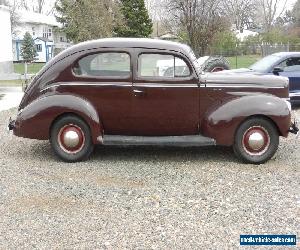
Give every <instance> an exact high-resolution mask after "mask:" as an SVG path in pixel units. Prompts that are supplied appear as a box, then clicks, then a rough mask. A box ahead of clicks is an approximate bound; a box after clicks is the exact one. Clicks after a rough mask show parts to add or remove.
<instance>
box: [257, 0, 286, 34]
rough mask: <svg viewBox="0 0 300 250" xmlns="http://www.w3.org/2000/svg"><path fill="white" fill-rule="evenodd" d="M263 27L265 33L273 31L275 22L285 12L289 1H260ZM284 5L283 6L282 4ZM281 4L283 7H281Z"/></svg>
mask: <svg viewBox="0 0 300 250" xmlns="http://www.w3.org/2000/svg"><path fill="white" fill-rule="evenodd" d="M258 1H259V5H260V6H259V7H260V10H261V18H262V25H263V28H264V30H265V32H269V31H271V29H272V28H273V25H274V24H275V21H276V19H277V18H278V17H280V16H281V15H282V13H283V12H284V10H285V7H286V3H287V0H258ZM282 3H283V4H282ZM280 4H281V7H280V6H279V5H280Z"/></svg>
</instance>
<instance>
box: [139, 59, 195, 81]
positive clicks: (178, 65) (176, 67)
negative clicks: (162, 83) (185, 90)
mask: <svg viewBox="0 0 300 250" xmlns="http://www.w3.org/2000/svg"><path fill="white" fill-rule="evenodd" d="M138 75H139V76H141V77H156V78H157V77H161V78H176V77H187V76H190V75H191V72H190V69H189V67H188V66H187V64H186V63H185V61H184V60H183V59H181V58H179V57H176V56H173V55H166V54H141V55H140V56H139V62H138Z"/></svg>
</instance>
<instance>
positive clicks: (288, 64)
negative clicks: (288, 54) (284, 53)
mask: <svg viewBox="0 0 300 250" xmlns="http://www.w3.org/2000/svg"><path fill="white" fill-rule="evenodd" d="M278 67H280V68H282V69H283V71H284V72H295V71H300V58H299V57H292V58H288V59H286V60H284V61H283V62H281V63H280V64H279V65H278Z"/></svg>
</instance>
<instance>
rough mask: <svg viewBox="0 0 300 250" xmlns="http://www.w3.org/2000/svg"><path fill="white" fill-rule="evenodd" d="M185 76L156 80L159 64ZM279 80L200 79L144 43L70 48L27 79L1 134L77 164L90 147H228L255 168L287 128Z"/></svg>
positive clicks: (187, 59) (177, 50)
mask: <svg viewBox="0 0 300 250" xmlns="http://www.w3.org/2000/svg"><path fill="white" fill-rule="evenodd" d="M170 58H172V59H173V67H174V69H175V62H176V61H177V62H180V63H181V64H184V65H185V67H186V68H187V69H188V70H187V71H184V72H176V70H174V71H175V74H172V75H170V76H165V75H163V74H162V75H161V74H158V72H160V69H159V68H158V69H157V65H158V63H157V62H158V61H161V60H169V59H170ZM290 112H291V109H290V103H289V93H288V79H287V78H285V77H276V76H255V75H252V76H249V75H247V76H244V75H240V74H236V75H233V74H231V75H222V74H213V73H209V74H205V75H202V74H201V72H200V71H199V67H198V65H197V59H196V57H195V55H194V53H193V52H192V50H191V48H190V47H188V46H186V45H183V44H179V43H174V42H167V41H160V40H152V39H117V38H115V39H101V40H95V41H89V42H84V43H80V44H78V45H75V46H73V47H71V48H69V49H67V50H65V51H63V52H62V53H60V54H59V55H57V56H56V57H55V58H54V59H52V60H51V61H50V62H49V63H47V65H45V67H44V68H43V69H42V70H41V71H40V72H39V73H38V74H37V76H36V77H35V78H34V79H33V80H32V82H31V84H30V85H29V86H28V88H27V89H26V91H25V94H24V97H23V99H22V101H21V103H20V106H19V111H18V115H17V118H16V120H14V121H10V123H9V128H10V129H11V130H13V132H14V134H15V135H16V136H20V137H26V138H32V139H39V140H48V139H49V140H50V142H51V145H52V148H53V150H54V152H55V153H56V154H57V155H58V156H59V157H60V158H61V159H63V160H64V161H67V162H74V161H80V160H83V159H86V158H87V157H88V156H89V155H90V154H91V152H92V151H93V147H94V145H95V144H102V145H169V146H208V145H224V146H233V149H234V152H235V153H236V155H237V156H238V157H239V158H241V159H242V160H243V161H245V162H249V163H256V164H259V163H263V162H265V161H267V160H269V159H270V158H271V157H272V156H273V155H274V153H275V152H276V150H277V147H278V143H279V136H283V137H287V136H288V133H289V132H294V133H296V132H297V127H296V125H295V124H293V123H292V122H291V114H290Z"/></svg>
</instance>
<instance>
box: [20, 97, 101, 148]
mask: <svg viewBox="0 0 300 250" xmlns="http://www.w3.org/2000/svg"><path fill="white" fill-rule="evenodd" d="M67 113H72V114H75V115H77V116H79V117H81V118H82V119H83V120H84V121H85V122H86V123H87V124H88V125H89V127H90V129H91V134H92V138H93V142H94V143H99V142H101V140H97V138H98V139H99V138H102V134H103V126H102V124H101V121H100V118H99V115H98V113H97V111H96V109H95V107H94V106H93V105H92V104H91V103H90V102H89V101H88V100H85V99H83V98H81V97H78V96H75V95H57V94H54V95H48V96H43V97H41V98H39V99H36V100H34V101H33V102H31V103H30V104H29V105H28V106H26V107H25V108H24V109H23V110H22V111H21V112H20V113H19V114H18V116H17V119H16V128H15V129H14V133H15V135H17V136H21V137H26V138H31V139H39V140H47V139H49V134H50V129H51V125H52V123H53V122H54V121H55V120H56V119H57V118H58V117H59V116H61V115H63V114H67Z"/></svg>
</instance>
